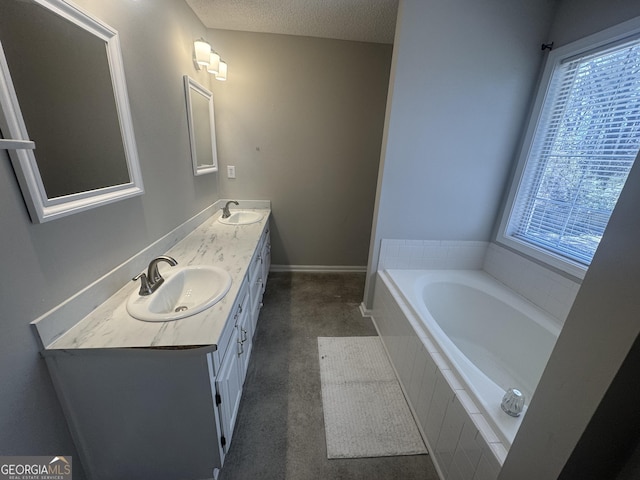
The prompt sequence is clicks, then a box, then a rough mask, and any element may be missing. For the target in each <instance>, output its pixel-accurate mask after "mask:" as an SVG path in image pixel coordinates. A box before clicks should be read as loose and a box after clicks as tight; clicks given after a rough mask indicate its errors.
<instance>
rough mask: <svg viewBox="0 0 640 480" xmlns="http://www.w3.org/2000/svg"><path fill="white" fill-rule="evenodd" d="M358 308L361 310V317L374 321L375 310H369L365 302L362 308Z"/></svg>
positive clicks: (361, 304)
mask: <svg viewBox="0 0 640 480" xmlns="http://www.w3.org/2000/svg"><path fill="white" fill-rule="evenodd" d="M358 308H359V309H360V315H362V316H363V317H364V318H370V319H371V320H373V310H369V309H368V308H367V307H366V305H365V304H364V302H360V306H359V307H358Z"/></svg>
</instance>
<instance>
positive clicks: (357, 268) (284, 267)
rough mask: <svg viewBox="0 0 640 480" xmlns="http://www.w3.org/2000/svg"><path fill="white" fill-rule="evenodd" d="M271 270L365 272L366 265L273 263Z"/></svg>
mask: <svg viewBox="0 0 640 480" xmlns="http://www.w3.org/2000/svg"><path fill="white" fill-rule="evenodd" d="M269 271H270V272H307V273H365V272H366V271H367V267H366V266H360V265H274V264H272V265H271V268H270V269H269Z"/></svg>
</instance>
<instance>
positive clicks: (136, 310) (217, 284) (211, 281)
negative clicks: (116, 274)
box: [127, 266, 231, 322]
mask: <svg viewBox="0 0 640 480" xmlns="http://www.w3.org/2000/svg"><path fill="white" fill-rule="evenodd" d="M230 287H231V276H230V275H229V272H227V271H225V270H223V269H222V268H220V267H207V266H189V267H181V268H173V269H171V270H169V271H168V272H167V274H166V275H165V280H164V283H163V284H162V285H160V288H158V290H156V291H155V292H153V293H152V294H151V295H146V296H141V295H139V294H138V291H137V290H136V291H135V292H133V293H132V294H131V296H130V297H129V300H128V301H127V311H128V312H129V315H131V316H132V317H134V318H137V319H138V320H144V321H146V322H168V321H170V320H179V319H181V318H186V317H190V316H191V315H195V314H196V313H200V312H202V311H203V310H206V309H207V308H209V307H211V306H212V305H214V304H215V303H217V302H219V301H220V300H222V298H223V297H224V296H225V295H226V294H227V292H228V291H229V288H230Z"/></svg>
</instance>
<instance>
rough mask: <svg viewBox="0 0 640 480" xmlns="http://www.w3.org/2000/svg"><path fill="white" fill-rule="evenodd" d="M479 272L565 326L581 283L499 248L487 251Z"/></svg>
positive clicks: (495, 247) (493, 245)
mask: <svg viewBox="0 0 640 480" xmlns="http://www.w3.org/2000/svg"><path fill="white" fill-rule="evenodd" d="M482 269H483V270H484V271H485V272H487V273H488V274H489V275H491V276H492V277H494V278H496V279H497V280H499V281H500V282H502V283H504V284H505V285H507V286H508V287H509V288H510V289H511V290H513V291H514V292H517V293H519V294H520V295H522V296H523V297H525V298H526V299H527V300H529V301H530V302H531V303H533V304H535V305H537V306H538V307H540V308H541V309H543V310H545V311H546V312H548V313H549V314H551V315H552V316H553V317H555V318H556V319H558V322H559V323H560V325H563V324H564V321H565V319H566V318H567V315H568V314H569V310H571V306H572V305H573V301H574V300H575V298H576V295H577V294H578V290H580V283H579V282H578V281H576V280H572V279H570V278H567V277H564V276H562V275H560V274H558V273H556V272H554V271H553V270H549V269H548V268H545V267H543V266H542V265H540V264H538V263H536V262H533V261H531V260H529V259H527V258H525V257H523V256H521V255H518V254H517V253H514V252H512V251H511V250H508V249H506V248H504V247H502V246H500V245H497V244H495V243H492V244H490V245H489V248H487V253H486V255H485V257H484V262H483V265H482Z"/></svg>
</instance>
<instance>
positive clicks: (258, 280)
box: [249, 226, 271, 330]
mask: <svg viewBox="0 0 640 480" xmlns="http://www.w3.org/2000/svg"><path fill="white" fill-rule="evenodd" d="M270 265H271V237H270V234H269V227H268V226H267V228H266V229H265V231H264V233H263V234H262V237H261V239H260V243H259V244H258V248H257V249H256V253H255V255H254V257H253V260H252V262H251V267H250V269H249V281H250V291H251V323H252V328H253V330H255V328H256V324H257V321H258V315H259V314H260V309H261V308H262V295H263V294H264V290H265V288H266V286H267V275H268V273H269V267H270Z"/></svg>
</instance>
